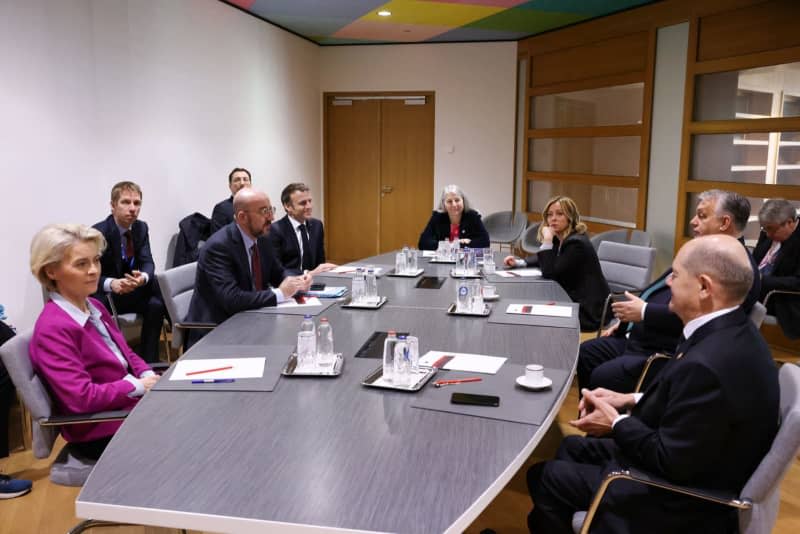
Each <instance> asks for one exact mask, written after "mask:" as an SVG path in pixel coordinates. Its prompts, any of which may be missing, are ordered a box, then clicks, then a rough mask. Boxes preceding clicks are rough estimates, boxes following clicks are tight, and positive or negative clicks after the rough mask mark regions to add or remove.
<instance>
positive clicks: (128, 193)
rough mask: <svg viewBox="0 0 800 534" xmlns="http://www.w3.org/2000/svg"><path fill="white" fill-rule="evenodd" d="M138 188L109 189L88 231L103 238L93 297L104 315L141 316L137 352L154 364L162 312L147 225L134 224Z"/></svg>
mask: <svg viewBox="0 0 800 534" xmlns="http://www.w3.org/2000/svg"><path fill="white" fill-rule="evenodd" d="M141 208H142V189H141V188H140V187H139V186H138V185H137V184H135V183H133V182H127V181H125V182H119V183H117V184H115V185H114V187H112V188H111V215H109V216H108V217H107V218H106V219H105V220H104V221H100V222H99V223H97V224H95V225H94V228H96V229H97V230H99V231H100V233H102V234H103V237H105V238H106V249H105V250H104V251H103V256H102V257H101V258H100V264H101V268H102V272H101V274H100V284H99V286H98V291H97V293H96V294H95V295H94V296H95V298H97V299H98V300H100V301H101V302H102V303H103V304H104V305H105V306H106V308H108V310H109V311H111V307H110V305H109V299H113V300H114V306H115V307H116V310H117V313H138V314H141V315H142V318H143V322H142V332H141V339H140V341H141V343H140V345H139V347H138V348H137V353H138V354H139V355H140V356H141V357H142V359H144V360H145V361H147V362H155V361H158V341H159V338H160V336H161V326H162V323H163V322H164V315H165V308H164V303H163V302H162V300H161V293H160V291H159V289H158V284H157V282H156V277H155V263H154V262H153V255H152V254H151V253H150V235H149V233H148V229H147V223H145V222H144V221H140V220H139V211H140V210H141Z"/></svg>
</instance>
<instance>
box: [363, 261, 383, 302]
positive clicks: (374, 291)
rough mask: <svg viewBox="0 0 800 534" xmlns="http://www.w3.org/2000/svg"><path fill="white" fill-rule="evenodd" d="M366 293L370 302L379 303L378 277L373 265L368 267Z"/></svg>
mask: <svg viewBox="0 0 800 534" xmlns="http://www.w3.org/2000/svg"><path fill="white" fill-rule="evenodd" d="M364 294H365V297H366V298H365V300H366V301H367V303H368V304H377V303H378V300H379V299H378V278H377V277H376V276H375V269H373V268H372V267H369V268H367V277H366V283H365V291H364Z"/></svg>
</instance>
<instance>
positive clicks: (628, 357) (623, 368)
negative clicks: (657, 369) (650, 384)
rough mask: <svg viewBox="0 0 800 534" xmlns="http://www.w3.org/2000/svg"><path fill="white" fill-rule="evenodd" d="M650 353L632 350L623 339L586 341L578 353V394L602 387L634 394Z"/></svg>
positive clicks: (613, 337) (610, 338)
mask: <svg viewBox="0 0 800 534" xmlns="http://www.w3.org/2000/svg"><path fill="white" fill-rule="evenodd" d="M650 354H651V353H650V352H649V351H641V350H636V349H635V348H634V347H631V346H630V343H628V340H627V339H626V338H624V337H615V336H609V337H600V338H596V339H590V340H588V341H584V342H583V343H581V346H580V349H579V350H578V369H577V371H578V388H579V389H578V391H581V390H582V389H583V388H589V389H594V388H597V387H603V388H607V389H610V390H612V391H618V392H620V393H631V392H632V391H633V388H634V387H636V382H638V381H639V376H640V375H641V374H642V370H643V369H644V366H645V363H646V362H647V357H648V356H650ZM648 375H649V373H648Z"/></svg>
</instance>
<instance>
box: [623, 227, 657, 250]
mask: <svg viewBox="0 0 800 534" xmlns="http://www.w3.org/2000/svg"><path fill="white" fill-rule="evenodd" d="M628 244H629V245H637V246H640V247H652V246H653V238H652V237H651V236H650V234H648V233H647V232H645V231H644V230H631V235H630V237H628Z"/></svg>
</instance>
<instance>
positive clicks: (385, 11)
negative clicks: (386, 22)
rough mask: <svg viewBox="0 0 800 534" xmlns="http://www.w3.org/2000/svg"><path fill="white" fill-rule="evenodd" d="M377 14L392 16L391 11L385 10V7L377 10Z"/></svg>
mask: <svg viewBox="0 0 800 534" xmlns="http://www.w3.org/2000/svg"><path fill="white" fill-rule="evenodd" d="M378 16H379V17H391V16H392V12H391V11H387V10H385V9H382V10H380V11H378Z"/></svg>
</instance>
